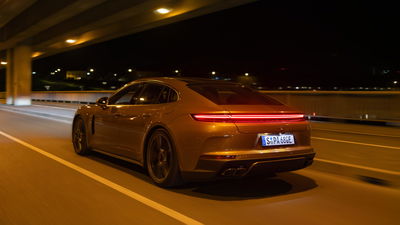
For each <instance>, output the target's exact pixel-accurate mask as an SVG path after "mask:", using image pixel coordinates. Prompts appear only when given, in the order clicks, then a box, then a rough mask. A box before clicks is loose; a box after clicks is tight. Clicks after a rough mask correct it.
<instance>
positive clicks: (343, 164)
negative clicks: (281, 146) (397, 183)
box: [314, 158, 400, 176]
mask: <svg viewBox="0 0 400 225" xmlns="http://www.w3.org/2000/svg"><path fill="white" fill-rule="evenodd" d="M314 160H315V161H320V162H326V163H331V164H336V165H341V166H347V167H353V168H357V169H363V170H369V171H373V172H378V173H385V174H390V175H395V176H400V172H396V171H391V170H384V169H378V168H374V167H367V166H360V165H355V164H351V163H343V162H337V161H331V160H327V159H318V158H315V159H314Z"/></svg>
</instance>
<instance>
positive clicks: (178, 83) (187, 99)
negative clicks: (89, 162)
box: [72, 77, 315, 187]
mask: <svg viewBox="0 0 400 225" xmlns="http://www.w3.org/2000/svg"><path fill="white" fill-rule="evenodd" d="M72 142H73V146H74V149H75V152H76V153H77V154H80V155H85V154H88V153H90V152H91V151H97V152H101V153H103V154H107V155H110V156H113V157H116V158H120V159H123V160H127V161H130V162H133V163H136V164H139V165H141V166H143V167H145V168H146V169H147V171H148V174H149V176H150V177H151V179H152V180H153V181H154V183H155V184H157V185H159V186H162V187H171V186H176V185H179V184H182V183H183V182H184V181H191V180H210V179H215V178H232V177H244V176H251V175H269V174H274V173H278V172H285V171H292V170H297V169H301V168H305V167H307V166H309V165H311V164H312V162H313V158H314V155H315V153H314V151H313V148H312V147H311V145H310V127H309V124H308V122H307V121H306V120H305V117H304V115H303V114H302V113H301V112H299V111H297V110H295V109H292V108H291V107H289V106H286V105H284V104H282V103H280V102H279V101H277V100H275V99H273V98H270V97H268V96H265V95H263V94H261V93H259V92H258V91H256V90H253V89H251V88H248V87H245V86H243V85H241V84H238V83H233V82H226V81H215V80H210V79H203V78H167V77H166V78H145V79H140V80H136V81H133V82H131V83H129V84H126V85H125V86H124V87H122V88H120V89H119V90H117V91H116V92H115V93H114V94H113V95H111V96H110V97H103V98H100V99H99V100H97V102H96V104H95V105H84V106H81V107H80V108H79V109H78V110H77V112H76V114H75V117H74V121H73V128H72Z"/></svg>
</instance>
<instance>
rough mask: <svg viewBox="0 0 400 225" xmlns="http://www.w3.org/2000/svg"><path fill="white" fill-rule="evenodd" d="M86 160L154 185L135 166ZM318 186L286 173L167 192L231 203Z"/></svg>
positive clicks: (186, 186)
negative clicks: (99, 163)
mask: <svg viewBox="0 0 400 225" xmlns="http://www.w3.org/2000/svg"><path fill="white" fill-rule="evenodd" d="M89 158H91V159H93V160H95V161H98V162H101V163H103V164H107V165H109V166H111V167H113V168H115V169H118V170H120V171H123V172H125V173H128V174H131V175H132V176H135V177H136V178H139V179H142V180H143V181H145V182H148V183H149V184H151V185H155V184H153V182H152V181H151V179H150V178H149V177H148V176H147V172H146V171H145V169H143V168H142V167H140V166H138V165H135V164H133V163H130V162H126V161H123V160H120V159H116V158H113V157H110V156H107V155H104V154H101V153H97V152H93V153H92V154H91V155H90V156H89ZM317 186H318V185H317V184H316V183H315V181H314V180H313V179H311V178H309V177H306V176H302V175H299V174H297V173H293V172H287V173H281V174H278V175H277V176H275V177H260V176H257V177H246V178H243V179H224V180H215V181H208V182H196V183H194V182H193V183H187V184H184V185H183V186H180V187H177V188H171V189H168V190H169V191H172V192H176V193H181V194H184V195H188V196H193V197H198V198H206V199H214V200H220V201H234V200H245V199H257V198H266V197H273V196H279V195H287V194H292V193H298V192H303V191H307V190H310V189H313V188H316V187H317Z"/></svg>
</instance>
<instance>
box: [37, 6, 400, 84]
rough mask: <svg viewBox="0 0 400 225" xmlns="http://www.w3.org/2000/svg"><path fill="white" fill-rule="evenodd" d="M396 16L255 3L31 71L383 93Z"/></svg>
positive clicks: (397, 62)
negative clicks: (133, 72)
mask: <svg viewBox="0 0 400 225" xmlns="http://www.w3.org/2000/svg"><path fill="white" fill-rule="evenodd" d="M398 9H399V8H398V7H396V5H394V4H389V3H385V2H384V1H375V2H373V1H362V2H361V1H360V2H356V1H345V2H344V3H339V2H337V1H282V0H281V1H266V0H264V1H258V2H255V3H251V4H248V5H244V6H240V7H236V8H232V9H228V10H224V11H220V12H217V13H213V14H209V15H205V16H202V17H197V18H194V19H190V20H186V21H182V22H179V23H175V24H170V25H167V26H163V27H159V28H155V29H152V30H148V31H144V32H141V33H137V34H133V35H131V36H126V37H122V38H119V39H114V40H112V41H108V42H104V43H101V44H97V45H93V46H89V47H85V48H81V49H77V50H74V51H70V52H66V53H62V54H59V55H54V56H50V57H47V58H43V59H39V60H36V61H34V63H33V70H34V71H38V72H39V73H49V71H50V70H54V69H56V68H58V67H61V68H63V69H64V68H65V69H68V70H86V69H88V68H95V69H96V71H98V72H99V73H103V74H108V73H114V72H119V71H125V70H126V69H127V68H135V69H137V70H148V71H162V72H163V74H165V75H167V74H173V71H174V70H175V69H179V70H180V71H182V72H183V75H184V76H208V75H209V74H210V72H211V71H217V73H218V74H219V75H225V76H232V77H233V76H236V75H241V74H243V73H245V72H248V73H250V74H251V75H254V76H256V77H257V80H258V82H260V83H263V84H264V85H267V86H277V85H307V86H317V85H318V86H336V85H339V86H362V85H367V86H374V85H376V86H389V84H390V82H392V81H393V80H394V79H400V55H399V53H400V44H399V43H400V35H399V32H398V30H399V29H400V27H399V25H398V24H399V22H400V20H399V19H400V18H399V15H400V13H399V10H398ZM383 70H386V74H383V73H382V71H383ZM387 70H389V72H388V71H387ZM398 70H399V71H398Z"/></svg>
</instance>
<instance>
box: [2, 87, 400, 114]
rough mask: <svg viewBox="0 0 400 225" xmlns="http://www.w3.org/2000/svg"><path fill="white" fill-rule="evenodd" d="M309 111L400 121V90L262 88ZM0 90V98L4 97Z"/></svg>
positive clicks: (40, 97)
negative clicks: (271, 89) (279, 89)
mask: <svg viewBox="0 0 400 225" xmlns="http://www.w3.org/2000/svg"><path fill="white" fill-rule="evenodd" d="M260 92H261V93H263V94H266V95H269V96H272V97H274V98H276V99H278V100H280V101H281V102H283V103H285V104H287V105H290V106H292V107H295V108H297V109H299V110H301V111H304V112H305V113H306V114H308V115H314V116H322V117H334V118H349V119H366V120H384V121H400V104H399V103H400V91H260ZM112 93H113V91H34V92H32V100H34V101H50V102H51V101H53V102H73V103H93V102H95V101H96V100H97V99H98V98H100V97H103V96H110V95H111V94H112ZM4 96H5V94H4V92H3V93H1V92H0V98H2V97H3V98H4Z"/></svg>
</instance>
